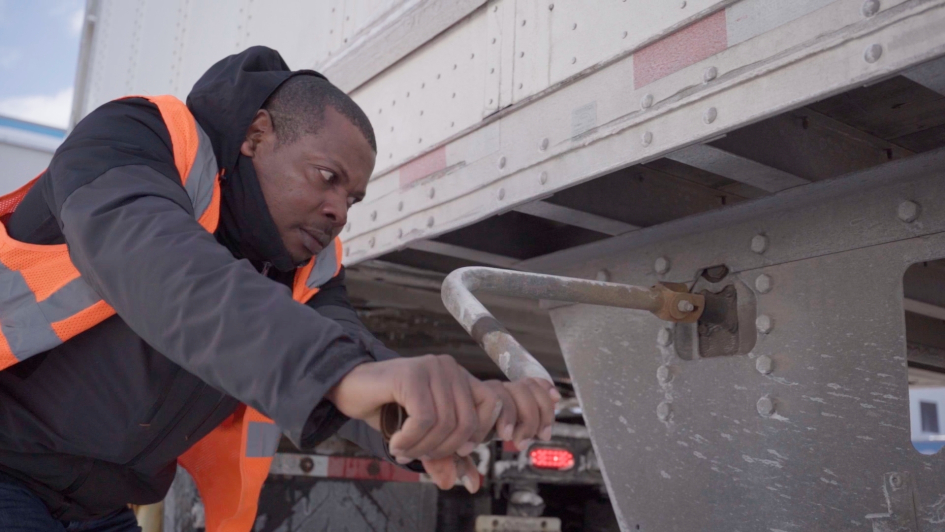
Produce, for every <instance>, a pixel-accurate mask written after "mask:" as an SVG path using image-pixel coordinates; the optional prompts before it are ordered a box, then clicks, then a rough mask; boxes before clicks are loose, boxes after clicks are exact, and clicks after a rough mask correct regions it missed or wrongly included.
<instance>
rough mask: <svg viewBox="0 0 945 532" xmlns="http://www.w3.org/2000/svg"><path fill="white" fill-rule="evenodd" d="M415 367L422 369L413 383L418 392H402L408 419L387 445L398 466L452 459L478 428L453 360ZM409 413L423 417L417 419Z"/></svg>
mask: <svg viewBox="0 0 945 532" xmlns="http://www.w3.org/2000/svg"><path fill="white" fill-rule="evenodd" d="M416 363H417V364H419V365H420V366H422V368H423V369H424V371H422V372H421V373H422V377H423V378H420V379H418V382H417V383H416V385H417V387H418V388H421V390H414V391H406V392H405V394H404V399H405V402H404V403H403V406H404V408H405V409H406V410H407V414H408V416H409V417H408V418H407V421H406V422H405V423H404V426H403V428H402V429H401V430H400V431H399V432H397V434H395V435H394V436H393V437H392V438H391V442H390V448H391V454H393V455H395V456H397V457H398V461H400V462H407V461H409V459H411V458H422V457H426V458H430V459H438V458H443V457H446V456H450V455H453V454H455V453H456V452H457V451H458V450H459V449H460V447H461V446H462V445H463V444H465V443H466V442H468V441H470V439H471V438H472V436H473V434H474V433H475V432H476V430H477V429H478V428H479V419H478V414H477V412H476V408H475V403H474V401H473V395H472V391H471V390H470V383H469V380H468V379H467V377H466V375H465V373H464V370H462V368H461V367H460V366H459V365H458V364H457V363H456V362H455V361H454V360H453V359H452V357H449V356H445V355H443V356H435V357H434V356H427V357H422V359H421V360H418V361H417V362H416ZM424 390H425V391H424ZM423 403H425V404H423ZM412 409H413V410H415V411H416V412H419V413H420V414H421V416H422V417H421V418H419V419H417V417H416V416H417V414H415V413H414V411H412ZM464 450H465V449H464ZM471 451H472V449H469V452H471ZM467 454H468V452H467Z"/></svg>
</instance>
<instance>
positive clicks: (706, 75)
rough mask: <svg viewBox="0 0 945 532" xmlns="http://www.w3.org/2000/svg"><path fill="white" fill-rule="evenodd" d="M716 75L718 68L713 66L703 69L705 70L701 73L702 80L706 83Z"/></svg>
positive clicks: (717, 75) (717, 74)
mask: <svg viewBox="0 0 945 532" xmlns="http://www.w3.org/2000/svg"><path fill="white" fill-rule="evenodd" d="M717 77H719V69H717V68H715V67H714V66H711V67H709V68H707V69H705V72H703V73H702V80H703V81H705V82H706V83H708V82H710V81H712V80H713V79H715V78H717Z"/></svg>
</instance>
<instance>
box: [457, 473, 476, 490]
mask: <svg viewBox="0 0 945 532" xmlns="http://www.w3.org/2000/svg"><path fill="white" fill-rule="evenodd" d="M460 480H462V482H463V487H465V488H466V491H468V492H469V493H475V491H476V487H475V486H474V485H473V481H472V479H471V478H469V475H463V478H462V479H460Z"/></svg>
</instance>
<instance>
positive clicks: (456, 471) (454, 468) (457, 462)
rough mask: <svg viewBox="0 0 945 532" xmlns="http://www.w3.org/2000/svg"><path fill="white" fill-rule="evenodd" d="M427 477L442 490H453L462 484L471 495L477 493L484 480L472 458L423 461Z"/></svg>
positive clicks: (449, 457) (456, 457)
mask: <svg viewBox="0 0 945 532" xmlns="http://www.w3.org/2000/svg"><path fill="white" fill-rule="evenodd" d="M423 468H424V469H425V470H426V472H427V475H428V476H429V477H430V479H431V480H433V483H434V484H436V486H437V487H438V488H440V489H441V490H448V489H452V488H453V487H454V486H456V483H457V481H458V482H461V483H462V484H463V486H464V487H465V488H466V490H467V491H469V493H476V492H477V491H479V488H480V487H481V486H482V479H481V478H480V476H479V471H478V470H476V464H475V463H473V461H472V458H469V457H468V456H467V457H458V456H447V457H445V458H439V459H435V460H434V459H427V460H424V461H423Z"/></svg>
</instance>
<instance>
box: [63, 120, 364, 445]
mask: <svg viewBox="0 0 945 532" xmlns="http://www.w3.org/2000/svg"><path fill="white" fill-rule="evenodd" d="M76 130H77V131H76V132H78V133H79V134H80V136H81V134H82V132H81V131H80V128H78V127H77V128H76ZM76 132H74V134H75V133H76ZM142 134H144V133H142ZM135 140H136V141H138V142H139V143H141V144H145V145H146V144H147V143H148V142H149V139H148V138H140V139H135ZM100 142H106V141H104V140H103V141H98V140H96V139H95V136H94V132H92V134H90V135H88V136H87V139H86V144H92V145H95V144H96V143H100ZM158 142H159V140H158ZM74 144H75V143H74ZM66 151H69V150H68V149H67V150H66ZM56 157H57V158H63V157H64V158H66V159H68V155H66V154H64V153H57V155H56ZM51 168H52V169H53V170H54V171H56V165H55V164H54V165H53V166H52V167H51ZM62 171H63V172H68V171H69V170H68V169H63V170H62ZM56 181H68V180H67V179H65V180H54V182H53V183H52V184H51V185H49V186H50V187H52V189H53V190H52V194H51V195H47V201H48V202H50V203H51V204H50V209H51V210H52V212H53V213H55V216H56V218H57V220H58V222H59V225H60V227H61V229H62V233H63V235H64V237H65V241H66V243H67V244H68V245H69V253H70V257H71V259H72V262H73V263H74V264H75V266H76V268H77V269H78V270H79V272H80V273H81V274H82V276H83V278H84V279H85V280H86V281H87V282H88V283H89V284H90V285H91V286H92V287H93V288H94V289H95V290H96V292H97V293H98V294H99V295H100V296H101V297H102V298H103V299H104V300H105V301H106V302H108V303H109V304H110V305H111V306H112V307H113V308H114V309H115V310H116V312H117V314H118V316H119V317H120V318H121V319H122V320H124V321H125V322H126V323H127V324H128V326H129V327H131V329H132V330H134V331H135V333H136V334H138V335H139V336H140V337H141V338H142V339H143V340H144V341H145V342H147V343H148V344H149V345H151V346H152V347H153V348H154V349H156V350H157V351H159V352H160V353H162V354H164V356H166V357H168V358H169V359H171V360H172V361H174V362H175V363H177V364H179V365H180V366H181V367H183V368H184V369H185V370H187V371H189V372H191V373H193V374H194V375H196V376H197V377H199V378H201V379H202V380H203V381H204V382H206V383H208V384H209V385H211V386H213V387H215V388H217V389H219V390H221V391H223V392H225V393H227V394H229V395H231V396H233V397H235V398H237V399H239V400H240V401H242V402H244V403H246V404H248V405H250V406H252V407H253V408H256V409H257V410H259V411H260V412H262V413H263V414H265V415H267V416H269V417H270V418H272V419H273V420H274V421H275V422H276V423H277V425H279V426H280V428H282V429H283V431H285V432H286V434H287V435H288V436H289V437H290V439H292V440H293V441H294V442H295V443H296V444H300V442H301V440H302V435H303V431H306V432H309V433H312V432H317V431H318V430H317V429H318V427H317V425H318V423H319V418H318V415H317V414H318V413H319V412H321V413H323V414H327V413H328V412H330V411H331V410H332V409H333V407H331V406H330V405H328V404H327V401H323V396H324V394H325V393H326V392H327V391H328V390H329V389H330V388H331V387H332V386H333V385H334V384H335V383H337V382H338V381H339V380H340V379H341V377H343V376H344V375H345V374H346V373H347V372H348V371H350V370H351V369H352V368H353V367H354V366H356V365H358V364H360V363H363V362H365V361H369V360H371V357H370V355H369V353H368V352H367V351H366V350H365V349H364V348H363V347H362V346H361V345H359V343H357V342H356V341H354V340H352V339H351V338H350V337H349V336H348V335H347V334H346V333H345V330H344V328H343V327H342V326H341V325H339V324H338V323H337V322H336V321H334V320H332V319H327V318H325V317H323V316H322V315H320V314H319V313H318V312H316V311H315V310H314V309H312V308H311V307H309V306H306V305H302V304H299V303H297V302H296V301H294V300H293V299H292V297H291V293H290V291H289V289H288V288H287V287H285V286H282V285H280V284H278V283H276V282H274V281H271V280H269V279H267V278H265V277H263V276H261V275H259V274H258V273H257V272H256V270H255V269H254V268H253V267H252V265H250V263H249V262H248V261H245V260H236V259H234V258H233V256H232V255H231V254H230V252H229V251H228V250H227V249H226V248H224V247H223V246H221V245H220V244H218V243H217V242H216V240H215V239H214V237H213V235H211V234H210V233H208V232H207V231H205V230H204V229H203V228H202V227H201V226H200V225H199V224H198V223H197V222H196V221H195V219H194V214H193V209H192V207H191V204H190V200H189V198H188V196H187V194H186V192H185V191H184V189H183V187H181V185H180V182H179V178H178V180H176V181H175V180H173V179H168V176H167V175H166V174H165V173H162V172H160V171H158V170H157V169H155V167H154V165H149V164H146V163H145V162H142V163H141V164H127V165H124V166H118V167H112V168H109V169H107V170H105V171H104V172H103V173H101V174H100V175H97V176H94V178H91V179H88V180H87V182H85V183H84V184H81V185H80V186H78V187H75V188H74V190H70V191H68V193H64V192H62V191H60V190H58V189H57V185H56ZM313 409H314V412H313ZM328 417H332V416H328ZM333 419H334V421H333V423H335V424H337V423H338V422H339V420H338V416H334V417H333ZM341 421H342V422H343V421H344V420H341ZM313 424H314V425H316V426H313ZM306 425H307V426H306Z"/></svg>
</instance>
